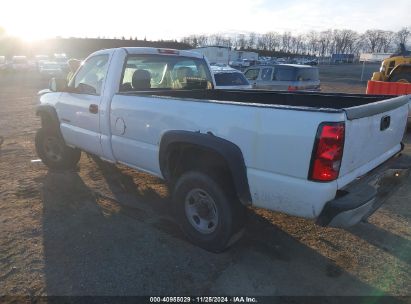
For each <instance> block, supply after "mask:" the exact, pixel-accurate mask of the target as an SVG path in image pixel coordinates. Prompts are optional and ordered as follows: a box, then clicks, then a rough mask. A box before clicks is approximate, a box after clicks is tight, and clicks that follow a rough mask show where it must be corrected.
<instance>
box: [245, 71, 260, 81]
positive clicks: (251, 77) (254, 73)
mask: <svg viewBox="0 0 411 304" xmlns="http://www.w3.org/2000/svg"><path fill="white" fill-rule="evenodd" d="M259 73H260V69H251V70H248V71H247V72H245V74H244V75H245V77H246V78H247V79H248V80H257V78H258V74H259Z"/></svg>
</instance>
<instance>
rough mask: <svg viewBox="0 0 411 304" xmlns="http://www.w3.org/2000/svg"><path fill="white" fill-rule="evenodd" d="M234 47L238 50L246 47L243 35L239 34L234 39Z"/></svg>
mask: <svg viewBox="0 0 411 304" xmlns="http://www.w3.org/2000/svg"><path fill="white" fill-rule="evenodd" d="M234 45H235V47H236V48H237V49H239V50H244V49H245V48H246V46H247V41H246V38H245V35H244V34H240V35H238V36H237V37H236V38H235V44H234Z"/></svg>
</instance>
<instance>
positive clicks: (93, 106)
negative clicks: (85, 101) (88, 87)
mask: <svg viewBox="0 0 411 304" xmlns="http://www.w3.org/2000/svg"><path fill="white" fill-rule="evenodd" d="M88 111H89V112H90V113H93V114H97V113H98V105H96V104H91V105H90V106H89V107H88Z"/></svg>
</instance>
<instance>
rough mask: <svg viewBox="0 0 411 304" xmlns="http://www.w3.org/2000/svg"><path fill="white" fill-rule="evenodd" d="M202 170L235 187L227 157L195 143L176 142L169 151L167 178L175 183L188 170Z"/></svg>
mask: <svg viewBox="0 0 411 304" xmlns="http://www.w3.org/2000/svg"><path fill="white" fill-rule="evenodd" d="M194 170H195V171H201V172H203V173H206V174H207V175H209V176H210V177H212V178H214V179H216V181H218V182H219V183H222V184H223V185H225V186H230V187H232V188H231V189H233V187H234V182H233V178H232V175H231V170H230V167H229V165H228V163H227V161H226V159H225V158H224V157H223V156H222V155H221V154H219V153H218V152H216V151H214V150H212V149H210V148H205V147H201V146H198V145H194V144H181V143H180V144H174V145H172V146H171V147H169V150H168V153H167V167H166V172H165V173H166V174H165V175H166V176H165V177H166V179H167V180H168V181H169V182H170V183H171V184H172V185H173V184H174V183H175V182H176V181H177V179H178V178H179V177H180V176H181V175H182V174H183V173H185V172H187V171H194Z"/></svg>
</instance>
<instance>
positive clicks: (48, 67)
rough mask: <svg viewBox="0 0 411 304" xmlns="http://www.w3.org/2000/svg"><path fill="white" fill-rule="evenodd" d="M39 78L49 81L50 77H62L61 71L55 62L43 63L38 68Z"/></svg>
mask: <svg viewBox="0 0 411 304" xmlns="http://www.w3.org/2000/svg"><path fill="white" fill-rule="evenodd" d="M39 72H40V75H41V77H43V78H48V79H50V78H51V77H62V76H63V70H62V69H61V66H60V65H59V64H58V63H57V62H50V61H48V62H43V63H42V65H41V66H40V68H39Z"/></svg>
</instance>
